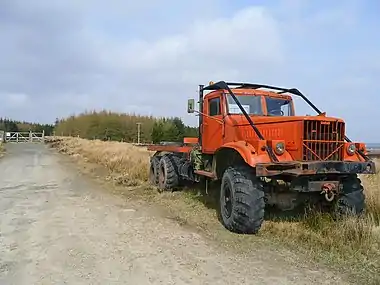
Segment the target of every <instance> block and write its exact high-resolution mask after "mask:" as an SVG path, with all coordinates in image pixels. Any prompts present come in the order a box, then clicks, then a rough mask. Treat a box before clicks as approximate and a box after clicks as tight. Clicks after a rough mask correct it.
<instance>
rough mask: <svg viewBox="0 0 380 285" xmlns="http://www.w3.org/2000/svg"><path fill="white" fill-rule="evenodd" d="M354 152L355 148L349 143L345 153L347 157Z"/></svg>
mask: <svg viewBox="0 0 380 285" xmlns="http://www.w3.org/2000/svg"><path fill="white" fill-rule="evenodd" d="M355 151H356V146H355V144H354V143H350V144H349V145H347V153H348V154H349V155H354V154H355Z"/></svg>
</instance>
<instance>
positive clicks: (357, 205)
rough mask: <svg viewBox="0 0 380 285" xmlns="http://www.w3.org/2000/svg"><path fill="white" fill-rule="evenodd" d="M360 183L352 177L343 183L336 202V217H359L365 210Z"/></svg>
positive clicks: (355, 177)
mask: <svg viewBox="0 0 380 285" xmlns="http://www.w3.org/2000/svg"><path fill="white" fill-rule="evenodd" d="M363 190H364V189H363V186H362V184H361V181H360V179H359V178H357V176H356V175H355V176H352V177H349V178H347V179H345V180H344V181H343V191H342V194H340V195H339V197H338V198H337V200H336V203H335V212H336V214H337V215H338V216H340V217H341V216H360V215H362V214H363V212H364V210H365V195H364V191H363Z"/></svg>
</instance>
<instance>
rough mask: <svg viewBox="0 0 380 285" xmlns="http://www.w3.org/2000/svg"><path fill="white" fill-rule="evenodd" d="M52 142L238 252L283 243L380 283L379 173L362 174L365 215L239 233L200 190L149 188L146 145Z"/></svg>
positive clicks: (279, 222)
mask: <svg viewBox="0 0 380 285" xmlns="http://www.w3.org/2000/svg"><path fill="white" fill-rule="evenodd" d="M49 141H50V144H52V145H53V146H54V147H56V148H57V149H59V150H60V151H61V152H65V153H68V154H70V155H74V156H76V157H77V158H80V160H81V161H86V162H89V163H95V164H97V165H102V166H104V167H105V168H106V169H107V177H108V178H109V179H110V178H112V180H113V181H115V182H116V183H117V184H123V185H128V186H138V185H141V187H135V188H133V187H132V188H131V187H129V190H124V191H123V193H122V194H123V195H125V196H126V197H128V198H130V197H131V196H134V197H139V198H143V199H144V200H148V201H150V202H154V203H156V204H160V205H163V206H164V207H165V209H166V210H167V211H169V212H170V214H171V216H172V217H173V218H174V219H175V220H176V221H177V222H179V223H181V224H189V225H192V226H195V227H197V228H198V229H200V230H202V231H203V232H205V233H206V234H208V235H209V236H211V237H214V238H216V239H218V240H220V241H223V242H224V243H225V244H227V245H228V246H231V247H234V248H236V249H237V250H239V249H240V250H242V249H243V250H247V249H252V248H254V247H255V246H258V243H260V242H262V241H263V240H265V241H268V240H270V241H271V242H275V243H281V244H284V243H285V244H286V245H288V246H290V247H293V248H296V249H297V250H298V251H300V252H301V251H302V252H303V253H305V254H309V255H310V257H312V258H314V259H317V260H322V261H324V262H325V263H326V262H327V263H328V264H329V265H330V266H333V267H338V268H340V269H341V270H344V271H346V272H347V273H349V274H350V275H352V276H354V277H355V279H356V278H359V279H360V280H361V281H362V282H364V281H365V282H366V283H367V284H380V228H379V223H380V174H378V175H371V176H369V175H368V176H362V177H361V179H362V181H363V184H364V186H365V194H366V198H367V214H366V216H365V217H364V218H361V219H357V218H355V219H353V218H350V219H345V220H343V221H340V222H336V221H334V220H333V219H332V218H331V217H330V216H328V215H326V214H319V213H314V214H311V215H306V216H303V217H302V218H281V217H277V218H271V219H268V220H266V221H265V223H264V225H263V228H262V230H261V232H260V234H259V235H258V236H241V235H240V236H237V235H233V234H231V233H229V232H228V231H226V230H225V229H224V228H223V227H222V226H221V225H220V223H219V221H218V220H217V217H216V213H215V209H214V207H215V205H214V204H215V198H213V197H212V196H204V195H200V194H199V193H197V192H196V191H183V192H180V193H179V192H177V193H165V194H158V193H157V191H153V189H152V188H150V187H147V186H146V184H145V181H146V180H147V176H148V165H149V156H150V155H152V153H150V152H148V151H147V150H145V149H144V148H140V147H135V146H132V145H130V144H126V143H118V142H102V141H88V140H84V139H79V138H55V139H54V138H48V142H49ZM379 167H380V166H379ZM126 189H127V188H126Z"/></svg>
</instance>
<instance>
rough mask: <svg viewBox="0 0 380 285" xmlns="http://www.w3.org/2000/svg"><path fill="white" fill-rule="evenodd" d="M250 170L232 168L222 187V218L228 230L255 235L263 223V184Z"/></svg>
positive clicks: (220, 202) (227, 171) (220, 213)
mask: <svg viewBox="0 0 380 285" xmlns="http://www.w3.org/2000/svg"><path fill="white" fill-rule="evenodd" d="M252 172H253V170H252V168H249V167H238V168H233V167H229V168H227V169H226V171H225V172H224V174H223V177H222V181H221V187H220V201H219V205H220V206H219V215H220V218H221V221H222V223H223V225H224V227H225V228H226V229H228V230H229V231H231V232H235V233H240V234H256V233H257V232H258V231H259V230H260V228H261V225H262V223H263V221H264V208H265V201H264V191H263V183H262V182H261V181H260V180H259V179H258V178H257V177H255V176H254V175H253V173H252Z"/></svg>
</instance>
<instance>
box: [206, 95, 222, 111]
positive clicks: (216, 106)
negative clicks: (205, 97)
mask: <svg viewBox="0 0 380 285" xmlns="http://www.w3.org/2000/svg"><path fill="white" fill-rule="evenodd" d="M221 113H222V112H221V111H220V97H218V98H213V99H210V100H209V101H208V114H209V115H210V116H215V115H220V114H221Z"/></svg>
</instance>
